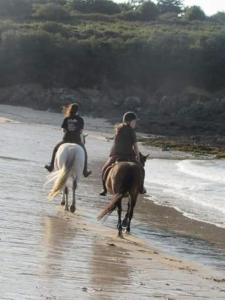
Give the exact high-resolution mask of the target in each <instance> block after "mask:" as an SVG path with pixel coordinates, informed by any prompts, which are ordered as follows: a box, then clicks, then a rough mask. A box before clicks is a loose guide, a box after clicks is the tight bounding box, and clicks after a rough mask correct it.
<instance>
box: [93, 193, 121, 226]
mask: <svg viewBox="0 0 225 300" xmlns="http://www.w3.org/2000/svg"><path fill="white" fill-rule="evenodd" d="M123 197H124V194H116V195H115V196H114V197H113V198H112V201H111V202H110V203H109V204H108V205H107V206H106V207H105V208H104V209H103V210H102V211H101V213H100V214H99V215H98V217H97V220H98V221H100V220H101V219H102V218H103V217H104V216H105V215H106V214H110V213H111V212H113V211H114V209H115V208H116V205H117V203H118V202H119V201H120V200H122V198H123Z"/></svg>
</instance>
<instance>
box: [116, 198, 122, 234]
mask: <svg viewBox="0 0 225 300" xmlns="http://www.w3.org/2000/svg"><path fill="white" fill-rule="evenodd" d="M117 213H118V223H117V229H118V237H123V228H122V222H121V213H122V200H120V201H119V202H118V204H117Z"/></svg>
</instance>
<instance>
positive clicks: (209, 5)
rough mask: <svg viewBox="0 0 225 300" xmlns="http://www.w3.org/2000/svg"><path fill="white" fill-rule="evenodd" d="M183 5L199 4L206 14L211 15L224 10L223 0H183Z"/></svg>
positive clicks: (224, 3)
mask: <svg viewBox="0 0 225 300" xmlns="http://www.w3.org/2000/svg"><path fill="white" fill-rule="evenodd" d="M184 5H185V6H193V5H198V6H200V7H201V8H202V9H203V10H204V12H205V13H206V15H209V16H210V15H213V14H215V13H217V12H218V11H224V12H225V0H184Z"/></svg>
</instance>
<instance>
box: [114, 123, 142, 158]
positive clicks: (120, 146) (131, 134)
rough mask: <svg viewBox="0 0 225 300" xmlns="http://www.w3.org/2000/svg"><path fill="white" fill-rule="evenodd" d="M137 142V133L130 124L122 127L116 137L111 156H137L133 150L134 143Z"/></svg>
mask: <svg viewBox="0 0 225 300" xmlns="http://www.w3.org/2000/svg"><path fill="white" fill-rule="evenodd" d="M136 142H137V138H136V133H135V131H134V129H133V128H131V127H130V126H129V125H123V126H122V127H120V128H119V129H118V131H117V133H116V135H115V137H114V144H113V146H112V149H111V152H110V156H117V157H121V158H124V159H126V158H127V159H131V158H135V153H134V150H133V146H134V144H135V143H136Z"/></svg>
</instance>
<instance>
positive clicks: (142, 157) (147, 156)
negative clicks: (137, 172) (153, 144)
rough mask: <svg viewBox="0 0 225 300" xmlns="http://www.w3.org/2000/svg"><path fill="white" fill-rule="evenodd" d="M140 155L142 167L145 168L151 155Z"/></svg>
mask: <svg viewBox="0 0 225 300" xmlns="http://www.w3.org/2000/svg"><path fill="white" fill-rule="evenodd" d="M139 155H140V163H141V164H142V166H143V167H144V166H145V162H146V160H147V159H148V158H149V156H150V154H147V155H143V154H142V153H141V152H140V153H139Z"/></svg>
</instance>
